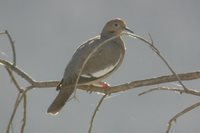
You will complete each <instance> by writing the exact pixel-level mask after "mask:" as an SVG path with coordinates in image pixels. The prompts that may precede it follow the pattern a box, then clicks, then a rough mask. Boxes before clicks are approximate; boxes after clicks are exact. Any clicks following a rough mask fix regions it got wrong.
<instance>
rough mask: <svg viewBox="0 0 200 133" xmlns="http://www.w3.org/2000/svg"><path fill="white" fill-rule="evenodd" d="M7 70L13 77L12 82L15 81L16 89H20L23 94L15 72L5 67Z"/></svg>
mask: <svg viewBox="0 0 200 133" xmlns="http://www.w3.org/2000/svg"><path fill="white" fill-rule="evenodd" d="M5 68H6V70H7V71H8V74H9V76H10V77H11V80H12V81H13V83H14V84H15V86H16V88H17V89H18V91H19V92H22V91H23V89H21V87H20V85H19V84H18V82H17V80H16V79H15V77H14V75H13V72H12V71H11V70H10V69H9V68H8V67H7V66H5Z"/></svg>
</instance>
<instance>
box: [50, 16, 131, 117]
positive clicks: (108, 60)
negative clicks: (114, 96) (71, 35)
mask: <svg viewBox="0 0 200 133" xmlns="http://www.w3.org/2000/svg"><path fill="white" fill-rule="evenodd" d="M124 30H128V29H127V28H126V25H125V22H124V21H122V20H121V19H113V20H111V21H109V22H108V23H107V24H106V25H105V26H104V28H103V30H102V32H101V35H99V36H96V37H94V38H92V39H89V40H88V41H86V42H85V43H83V44H82V45H81V46H80V47H79V48H78V49H77V50H76V52H75V53H74V55H73V56H72V58H71V60H70V62H69V63H68V65H67V67H66V69H65V72H64V76H63V79H62V80H61V82H60V83H59V85H58V86H57V90H59V94H58V95H57V97H56V98H55V100H54V101H53V103H52V104H51V105H50V107H49V108H48V111H47V112H48V113H50V114H57V113H58V112H59V111H60V110H61V108H62V107H63V106H64V105H65V103H66V101H67V100H68V99H69V97H70V96H71V95H72V93H73V92H74V90H75V88H74V87H75V83H76V80H77V77H78V74H79V72H80V69H81V67H82V66H83V63H84V61H85V60H86V58H87V57H88V55H89V54H90V53H91V52H92V50H94V48H95V47H97V46H98V45H101V43H102V42H104V41H105V40H107V39H109V38H111V37H113V36H119V37H117V38H116V39H113V40H111V41H109V42H108V43H106V44H104V45H102V46H101V47H99V48H98V50H97V51H96V52H95V53H94V54H93V55H92V56H91V57H90V58H89V60H88V61H87V63H86V64H85V67H84V69H83V71H82V73H81V75H80V77H79V82H78V85H89V84H94V83H98V82H100V81H102V80H103V79H104V78H106V77H107V76H109V75H110V74H111V73H112V72H114V71H115V70H116V69H117V68H118V67H119V66H120V64H121V63H122V61H123V59H124V54H125V46H124V43H123V41H122V39H121V37H120V34H121V32H123V31H124ZM128 31H129V32H131V31H130V30H128Z"/></svg>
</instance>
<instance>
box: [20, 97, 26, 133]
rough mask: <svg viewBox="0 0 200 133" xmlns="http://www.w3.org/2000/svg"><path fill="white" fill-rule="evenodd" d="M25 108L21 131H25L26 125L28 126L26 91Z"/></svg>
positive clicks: (22, 132)
mask: <svg viewBox="0 0 200 133" xmlns="http://www.w3.org/2000/svg"><path fill="white" fill-rule="evenodd" d="M23 105H24V106H23V108H24V113H23V119H22V122H23V124H22V127H21V133H24V129H25V126H26V116H27V107H26V105H27V96H26V93H25V94H24V103H23Z"/></svg>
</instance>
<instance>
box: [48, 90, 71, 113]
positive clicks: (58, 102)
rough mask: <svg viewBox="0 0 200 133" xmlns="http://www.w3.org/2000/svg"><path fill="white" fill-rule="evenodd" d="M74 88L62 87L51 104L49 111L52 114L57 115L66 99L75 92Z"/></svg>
mask: <svg viewBox="0 0 200 133" xmlns="http://www.w3.org/2000/svg"><path fill="white" fill-rule="evenodd" d="M73 91H74V88H62V89H60V92H59V94H58V95H57V96H56V98H55V100H54V101H53V103H52V104H51V105H50V106H49V108H48V110H47V113H49V114H52V115H57V114H58V113H59V111H60V110H61V109H62V107H63V106H64V105H65V103H66V101H67V100H68V99H69V97H70V96H71V94H72V93H73Z"/></svg>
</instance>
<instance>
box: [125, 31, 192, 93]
mask: <svg viewBox="0 0 200 133" xmlns="http://www.w3.org/2000/svg"><path fill="white" fill-rule="evenodd" d="M126 34H127V35H129V36H131V37H134V38H137V39H139V40H141V41H143V42H145V43H146V44H148V45H149V46H150V47H151V48H152V50H153V51H154V52H155V53H156V54H157V55H158V56H159V57H160V58H161V60H162V61H163V62H164V63H165V65H166V66H167V67H168V68H169V70H170V71H171V72H172V73H173V74H174V75H175V76H176V78H177V80H178V82H179V84H180V85H181V86H182V87H183V88H184V90H185V91H187V90H188V89H187V88H186V86H185V85H184V84H183V83H182V81H181V79H180V78H179V76H178V75H177V74H176V72H175V71H174V70H173V69H172V67H171V66H170V65H169V63H168V62H167V61H166V59H165V58H164V57H163V56H162V55H161V53H160V51H159V50H158V49H157V48H156V47H155V45H154V42H153V39H152V37H151V35H150V34H149V37H150V39H151V42H149V41H148V40H146V39H144V38H143V37H141V36H139V35H135V34H132V33H126Z"/></svg>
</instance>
